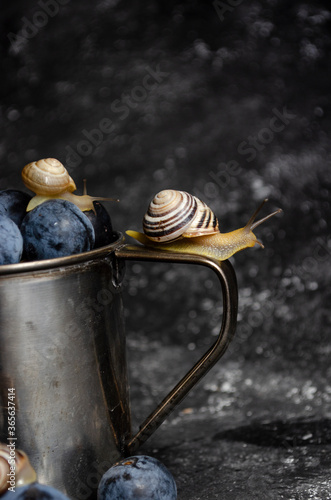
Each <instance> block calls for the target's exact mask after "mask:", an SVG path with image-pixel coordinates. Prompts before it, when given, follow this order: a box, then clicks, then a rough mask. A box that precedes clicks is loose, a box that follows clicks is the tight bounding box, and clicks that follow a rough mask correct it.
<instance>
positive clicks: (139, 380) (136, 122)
mask: <svg viewBox="0 0 331 500" xmlns="http://www.w3.org/2000/svg"><path fill="white" fill-rule="evenodd" d="M63 3H64V2H63ZM222 4H223V5H225V6H228V9H227V10H226V11H224V13H223V18H222V13H221V7H220V6H221V5H222ZM57 5H58V12H57V13H56V14H55V15H53V16H48V17H47V18H46V20H47V23H46V25H45V26H44V27H42V28H39V29H37V30H36V29H35V30H33V28H31V27H30V29H31V30H32V31H34V32H35V33H34V35H33V36H30V37H29V38H27V37H25V38H24V36H22V35H24V27H25V26H26V25H27V24H28V23H29V22H30V23H32V24H33V20H34V19H35V20H36V19H37V20H38V19H39V22H40V19H42V17H40V15H39V17H38V15H37V13H38V12H40V10H41V7H40V5H39V4H38V3H37V4H36V3H35V2H32V1H23V0H21V1H15V2H14V3H12V2H7V4H6V3H4V6H3V7H2V9H1V11H2V12H1V19H2V21H3V28H2V30H1V33H2V62H3V66H2V68H3V69H2V77H1V89H2V92H1V118H0V123H1V129H2V130H1V138H2V139H1V148H0V154H1V179H0V188H1V189H5V188H16V189H17V188H19V186H20V187H22V184H21V180H20V171H21V169H22V167H23V166H24V165H25V164H26V163H27V162H29V161H33V160H36V159H39V158H43V157H50V156H52V157H56V158H58V159H60V160H61V161H62V162H63V163H66V164H67V165H68V169H69V171H70V173H71V175H72V176H73V177H74V179H75V181H76V184H77V185H78V186H79V189H80V190H81V192H82V189H83V179H84V178H85V177H86V178H87V187H88V192H89V193H90V194H93V195H99V196H112V197H118V198H120V200H121V203H120V204H116V205H114V204H111V203H109V204H107V207H108V209H109V212H110V214H111V217H112V223H113V227H114V230H121V231H124V230H125V229H129V228H130V229H141V219H142V216H143V213H144V211H145V209H146V208H147V204H148V202H149V200H150V199H151V198H152V196H153V195H154V194H155V193H156V192H158V191H159V190H161V189H164V188H167V187H173V188H175V189H184V190H186V191H189V192H192V193H193V194H196V195H197V196H200V197H201V198H202V199H203V200H204V201H205V202H207V203H208V204H209V205H210V206H211V207H212V208H213V210H214V211H215V213H216V214H217V215H218V217H219V219H220V224H221V230H222V231H228V230H231V229H235V228H237V227H240V226H242V225H243V224H244V223H245V222H246V221H247V220H248V218H249V216H250V215H251V213H253V211H254V210H255V208H256V207H257V206H258V204H259V202H260V201H261V200H262V199H263V198H264V197H266V196H267V197H269V199H270V202H269V207H267V208H264V213H267V211H268V210H270V211H271V210H273V209H275V208H276V207H281V208H283V210H284V214H283V215H282V216H278V217H275V218H273V219H271V220H270V221H268V222H267V223H266V224H265V226H261V227H260V228H258V229H257V230H256V233H257V235H258V237H259V238H260V239H262V241H263V242H264V244H265V249H264V250H262V249H260V248H258V247H256V248H254V249H248V250H245V251H243V252H241V253H239V254H237V255H236V256H235V257H234V258H232V262H233V265H234V267H235V270H236V273H237V277H238V284H239V306H240V310H239V323H238V330H237V336H236V338H235V340H234V342H233V344H232V345H231V346H230V348H229V350H228V352H227V353H226V354H225V356H224V358H223V359H222V360H221V361H220V362H219V364H218V365H217V366H216V367H215V368H214V369H213V370H212V371H211V372H210V373H209V374H208V375H207V376H206V378H205V379H204V381H202V382H201V383H200V384H199V386H198V387H197V388H196V389H194V391H193V392H192V393H191V395H190V396H188V398H187V399H186V400H185V402H184V403H182V404H181V406H180V408H178V410H176V411H175V413H174V414H173V415H172V416H170V417H169V419H168V420H167V422H166V423H165V424H164V425H163V426H162V427H161V428H160V429H159V430H158V431H157V432H156V434H155V435H154V436H153V437H152V438H151V440H150V441H149V442H147V443H146V444H145V445H144V446H143V448H142V450H141V451H142V452H144V453H146V454H151V455H153V456H155V457H156V458H159V459H161V460H162V461H163V462H164V463H165V465H166V466H167V467H168V468H169V469H170V470H171V471H172V472H173V474H174V476H175V478H176V482H177V484H178V490H179V499H180V500H188V499H190V500H198V499H204V500H209V499H223V498H224V499H227V500H232V499H233V500H242V499H245V500H247V499H250V498H252V499H263V500H265V499H287V500H290V499H299V500H308V499H315V500H316V499H321V498H323V499H325V498H331V483H330V462H331V459H330V450H331V447H330V418H331V410H330V403H331V384H330V352H331V351H330V325H331V314H330V298H331V297H330V296H331V289H330V250H331V240H330V229H329V228H330V185H331V177H330V175H331V174H330V161H331V146H330V110H331V106H330V105H331V100H330V90H329V89H330V44H331V36H330V26H331V10H330V6H329V3H328V2H320V1H318V2H313V1H306V2H303V1H293V2H286V1H280V0H269V1H264V2H262V1H261V2H258V1H247V2H234V1H230V0H225V1H224V2H218V3H216V2H202V1H200V2H198V1H190V2H175V1H172V2H171V1H170V2H157V1H152V0H150V1H147V2H143V3H142V2H137V1H132V2H130V3H129V4H128V3H125V2H121V1H116V0H114V1H111V0H100V1H96V2H87V1H81V2H67V3H66V4H65V5H60V3H58V4H57ZM36 16H37V17H36ZM26 20H27V21H26ZM9 34H14V35H15V36H14V37H13V36H12V35H10V38H11V40H10V39H9V38H8V35H9ZM25 34H26V33H25ZM17 35H20V37H19V38H18V39H17ZM14 39H15V40H14ZM13 40H14V43H12V42H13ZM157 69H158V73H157V74H156V75H155V72H156V71H157ZM147 75H151V76H150V77H147ZM152 75H154V76H152ZM153 78H154V80H153ZM144 82H145V83H144ZM146 82H147V85H149V87H150V88H146ZM152 83H155V85H152ZM144 85H145V86H144ZM128 98H129V101H128V100H127V99H128ZM280 114H281V115H282V116H283V123H281V120H280V119H279V118H278V120H277V119H276V118H275V117H277V116H279V115H280ZM104 119H107V120H111V121H112V124H113V125H114V130H113V131H112V132H111V133H108V132H109V129H107V128H106V129H105V128H104V127H105V123H106V124H108V126H109V122H108V121H106V122H104V121H102V120H104ZM282 125H284V126H283V127H282ZM100 126H101V128H102V127H103V128H104V132H102V134H103V135H102V138H101V135H100ZM275 127H276V128H277V130H275ZM92 130H99V134H98V133H97V132H94V133H93V134H94V135H93V137H94V139H93V140H94V141H95V144H96V145H92V146H89V147H88V145H87V146H86V143H83V142H82V141H86V139H87V137H90V138H91V135H90V134H91V131H92ZM84 131H85V132H84ZM256 138H257V142H254V141H256ZM98 141H99V142H100V144H98ZM249 142H251V143H255V144H256V146H253V147H252V145H250V147H251V148H252V149H250V150H248V149H247V148H248V147H249V144H248V143H249ZM84 144H85V146H84ZM84 147H85V150H84ZM72 150H74V151H76V152H77V150H80V151H81V152H82V151H84V155H83V154H81V155H80V156H81V158H78V159H77V158H76V161H75V162H74V161H73V157H72V155H71V156H70V155H68V152H69V151H72ZM87 152H88V153H89V154H87ZM124 300H125V307H126V324H127V330H128V346H129V355H130V360H131V367H130V373H131V392H132V406H133V414H134V420H135V424H136V425H137V424H138V423H139V422H140V421H141V420H142V419H143V418H144V417H145V416H146V415H147V414H148V413H149V411H150V410H152V409H153V408H154V406H155V405H156V404H157V402H158V401H159V400H160V399H161V398H162V396H163V395H164V394H165V393H166V392H167V390H169V389H170V388H171V386H172V385H173V384H174V383H175V382H176V381H177V380H178V379H179V378H180V377H181V376H182V375H183V374H184V373H185V371H186V370H188V369H189V368H190V366H191V364H192V363H193V362H194V361H195V360H196V359H197V358H198V356H199V355H200V354H201V353H202V352H203V351H204V350H206V349H207V346H209V345H210V343H211V342H212V341H213V339H214V335H215V334H216V333H217V328H218V325H219V323H220V313H219V309H220V304H221V297H220V295H219V290H218V285H217V283H216V281H214V277H213V276H211V275H210V272H209V271H207V270H204V269H196V270H195V271H194V272H192V271H191V268H190V272H188V270H187V268H186V267H185V266H182V265H177V266H176V265H172V266H170V265H156V264H153V265H151V264H130V265H128V269H127V275H126V286H125V291H124Z"/></svg>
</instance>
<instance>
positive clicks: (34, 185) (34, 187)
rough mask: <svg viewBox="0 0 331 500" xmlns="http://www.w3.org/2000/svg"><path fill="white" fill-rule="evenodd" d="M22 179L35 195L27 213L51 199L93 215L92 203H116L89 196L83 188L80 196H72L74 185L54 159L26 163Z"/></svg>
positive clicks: (62, 167) (63, 168)
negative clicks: (68, 203) (64, 202)
mask: <svg viewBox="0 0 331 500" xmlns="http://www.w3.org/2000/svg"><path fill="white" fill-rule="evenodd" d="M22 179H23V182H24V184H25V186H26V187H27V188H28V189H30V190H31V191H33V192H34V193H35V194H36V196H34V197H33V198H32V199H31V200H30V202H29V204H28V206H27V209H26V210H27V212H29V211H30V210H32V209H34V208H35V207H37V206H38V205H40V204H41V203H43V202H44V201H47V200H51V199H61V200H67V201H71V203H74V204H75V205H76V206H77V207H78V208H79V209H80V210H82V211H83V212H85V211H88V210H93V212H94V213H95V208H94V205H93V202H94V201H102V200H104V201H118V200H114V199H113V198H101V197H98V196H89V195H88V194H86V190H85V188H84V194H83V195H82V196H78V195H76V194H73V191H76V189H77V188H76V184H75V182H74V180H73V179H72V178H71V177H70V175H69V174H68V171H67V170H66V168H65V167H64V166H63V165H62V163H61V162H60V161H59V160H56V159H55V158H44V159H42V160H38V161H34V162H32V163H28V164H27V165H25V167H24V168H23V170H22Z"/></svg>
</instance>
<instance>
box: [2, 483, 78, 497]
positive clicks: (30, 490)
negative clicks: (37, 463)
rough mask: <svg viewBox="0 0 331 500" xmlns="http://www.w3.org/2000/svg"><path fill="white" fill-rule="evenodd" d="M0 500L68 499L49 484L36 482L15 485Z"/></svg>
mask: <svg viewBox="0 0 331 500" xmlns="http://www.w3.org/2000/svg"><path fill="white" fill-rule="evenodd" d="M1 500H68V497H66V496H65V495H64V494H63V493H61V492H60V491H58V490H56V489H55V488H52V487H51V486H46V485H45V484H40V483H37V482H36V483H31V484H27V485H25V486H20V487H18V488H16V487H15V491H13V490H8V491H7V492H6V493H4V494H3V495H2V496H1Z"/></svg>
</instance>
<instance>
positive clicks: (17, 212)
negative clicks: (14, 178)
mask: <svg viewBox="0 0 331 500" xmlns="http://www.w3.org/2000/svg"><path fill="white" fill-rule="evenodd" d="M31 198H32V196H30V195H29V194H27V193H24V192H23V191H18V190H16V189H5V190H4V191H0V214H2V215H6V216H7V217H9V218H10V219H11V220H12V221H14V222H15V224H17V225H18V227H20V225H21V223H22V220H23V218H24V217H25V215H26V207H27V205H28V203H29V201H30V200H31Z"/></svg>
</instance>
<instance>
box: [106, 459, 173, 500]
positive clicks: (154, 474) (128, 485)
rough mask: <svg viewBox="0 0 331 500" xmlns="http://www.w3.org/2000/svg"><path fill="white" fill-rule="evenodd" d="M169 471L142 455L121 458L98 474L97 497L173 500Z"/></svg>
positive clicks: (133, 499)
mask: <svg viewBox="0 0 331 500" xmlns="http://www.w3.org/2000/svg"><path fill="white" fill-rule="evenodd" d="M176 498H177V487H176V483H175V480H174V478H173V476H172V474H171V473H170V472H169V471H168V469H167V468H166V467H165V465H163V464H162V463H161V462H160V461H159V460H157V459H156V458H153V457H149V456H146V455H141V456H133V457H129V458H125V459H123V460H121V461H120V462H118V463H116V464H115V465H114V466H113V467H111V468H110V469H108V471H107V472H106V473H105V474H104V475H103V476H102V478H101V481H100V483H99V487H98V500H142V499H144V500H176Z"/></svg>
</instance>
